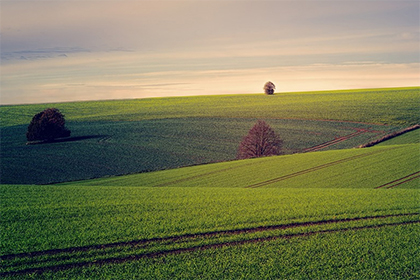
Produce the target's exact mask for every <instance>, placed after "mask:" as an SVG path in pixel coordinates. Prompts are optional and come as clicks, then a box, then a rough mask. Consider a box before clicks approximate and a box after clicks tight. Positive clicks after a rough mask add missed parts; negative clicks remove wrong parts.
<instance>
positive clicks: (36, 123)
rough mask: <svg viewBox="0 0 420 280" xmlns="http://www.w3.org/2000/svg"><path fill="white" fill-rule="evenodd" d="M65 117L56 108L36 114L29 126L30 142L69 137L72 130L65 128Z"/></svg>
mask: <svg viewBox="0 0 420 280" xmlns="http://www.w3.org/2000/svg"><path fill="white" fill-rule="evenodd" d="M65 124H66V121H65V119H64V115H63V114H62V113H61V112H60V110H58V109H56V108H48V109H45V110H44V111H42V112H40V113H38V114H36V115H35V116H34V117H33V118H32V121H31V123H30V124H29V126H28V131H27V132H26V138H27V139H28V141H37V140H42V141H52V140H54V139H56V138H62V137H69V136H70V130H68V129H67V128H66V127H65Z"/></svg>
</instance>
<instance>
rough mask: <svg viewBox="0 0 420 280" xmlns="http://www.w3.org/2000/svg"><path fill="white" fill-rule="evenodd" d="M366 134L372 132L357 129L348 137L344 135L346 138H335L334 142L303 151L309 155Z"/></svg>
mask: <svg viewBox="0 0 420 280" xmlns="http://www.w3.org/2000/svg"><path fill="white" fill-rule="evenodd" d="M366 132H370V131H369V130H367V129H357V130H356V131H355V132H353V133H350V134H348V135H344V136H341V137H338V138H335V139H333V140H330V141H327V142H324V143H322V144H319V145H316V146H313V147H310V148H306V149H303V152H304V153H307V152H314V151H318V150H321V149H324V148H326V147H329V146H332V145H335V144H337V143H340V142H343V141H346V140H348V139H350V138H353V137H356V136H359V135H361V134H363V133H366Z"/></svg>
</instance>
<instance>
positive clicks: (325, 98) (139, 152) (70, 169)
mask: <svg viewBox="0 0 420 280" xmlns="http://www.w3.org/2000/svg"><path fill="white" fill-rule="evenodd" d="M419 97H420V94H419V88H397V89H371V90H351V91H328V92H304V93H284V94H277V95H275V96H265V95H231V96H196V97H180V98H153V99H138V100H115V101H97V102H73V103H62V104H37V105H18V106H1V107H0V119H1V127H0V130H1V131H0V135H1V143H2V145H1V155H0V156H1V158H2V162H1V170H0V171H1V174H2V176H1V183H3V184H49V183H56V182H66V181H72V180H83V179H91V178H99V177H104V176H113V175H124V174H130V173H139V172H148V171H156V170H164V169H171V168H178V167H183V166H190V165H196V164H204V163H211V162H220V161H227V160H232V159H234V158H235V157H236V152H237V148H238V145H239V143H240V141H241V140H242V137H243V136H244V135H246V134H247V132H248V130H249V129H250V128H251V127H252V126H253V124H254V123H255V121H256V120H257V119H264V120H265V121H266V122H267V123H269V125H270V126H271V127H273V129H274V130H275V131H276V132H277V133H278V134H279V135H280V137H281V138H282V139H283V140H284V153H286V154H291V153H296V152H302V151H305V152H308V151H319V150H328V149H345V148H351V147H355V146H359V145H361V144H364V143H367V142H370V141H373V140H375V139H378V138H381V137H383V136H384V135H387V134H389V133H392V132H394V131H397V130H400V129H402V128H404V127H406V126H408V125H409V124H412V123H418V122H419V119H418V114H417V112H418V105H417V104H418V103H417V102H416V101H417V100H418V98H419ZM46 107H57V108H59V109H60V110H61V111H62V112H63V113H64V114H65V115H66V120H67V126H68V128H69V129H70V130H71V131H72V137H71V138H69V139H67V140H62V141H58V142H56V143H48V144H42V145H30V146H27V145H25V142H26V139H25V132H26V129H27V125H28V124H29V122H30V120H31V118H32V116H33V115H34V114H36V113H37V112H39V111H40V110H43V109H45V108H46ZM361 122H363V123H361ZM373 123H375V124H373Z"/></svg>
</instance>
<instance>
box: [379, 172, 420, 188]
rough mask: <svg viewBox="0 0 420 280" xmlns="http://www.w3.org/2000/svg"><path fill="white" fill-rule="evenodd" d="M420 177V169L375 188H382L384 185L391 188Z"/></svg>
mask: <svg viewBox="0 0 420 280" xmlns="http://www.w3.org/2000/svg"><path fill="white" fill-rule="evenodd" d="M419 177H420V171H417V172H414V173H411V174H409V175H407V176H404V177H401V178H399V179H397V180H394V181H391V182H388V183H386V184H383V185H380V186H379V187H376V188H375V189H380V188H384V187H386V188H387V189H391V188H393V187H396V186H399V185H401V184H404V183H406V182H409V181H412V180H414V179H416V178H419Z"/></svg>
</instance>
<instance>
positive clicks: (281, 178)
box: [245, 147, 398, 188]
mask: <svg viewBox="0 0 420 280" xmlns="http://www.w3.org/2000/svg"><path fill="white" fill-rule="evenodd" d="M397 148H398V147H395V148H390V149H397ZM385 151H389V149H387V150H381V151H374V152H370V153H366V154H361V155H356V156H351V157H348V158H344V159H340V160H336V161H333V162H329V163H325V164H321V165H318V166H315V167H311V168H308V169H304V170H301V171H298V172H295V173H291V174H287V175H283V176H280V177H277V178H274V179H270V180H267V181H263V182H259V183H255V184H252V185H249V186H246V187H245V188H259V187H263V186H266V185H270V184H274V183H277V182H280V181H284V180H287V179H290V178H293V177H297V176H300V175H303V174H307V173H310V172H314V171H318V170H321V169H324V168H328V167H331V166H334V165H337V164H341V163H344V162H348V161H352V160H355V159H360V158H364V157H368V156H371V155H374V154H378V153H383V152H385Z"/></svg>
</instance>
